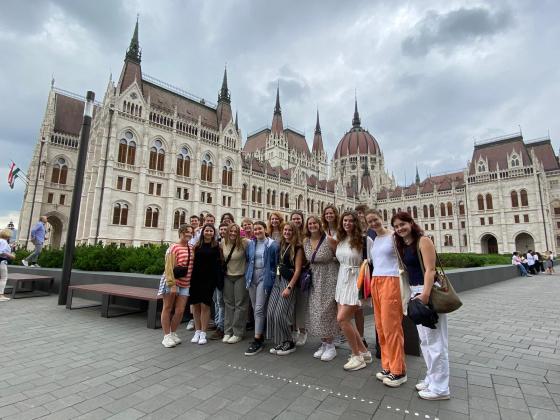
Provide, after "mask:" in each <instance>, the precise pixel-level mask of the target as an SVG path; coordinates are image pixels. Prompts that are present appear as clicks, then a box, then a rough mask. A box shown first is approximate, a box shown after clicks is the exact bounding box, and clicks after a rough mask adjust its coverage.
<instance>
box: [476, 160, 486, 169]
mask: <svg viewBox="0 0 560 420" xmlns="http://www.w3.org/2000/svg"><path fill="white" fill-rule="evenodd" d="M478 172H486V164H485V163H484V161H483V160H479V161H478Z"/></svg>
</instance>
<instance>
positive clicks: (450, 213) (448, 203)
mask: <svg viewBox="0 0 560 420" xmlns="http://www.w3.org/2000/svg"><path fill="white" fill-rule="evenodd" d="M447 215H448V216H453V204H451V202H450V201H448V202H447Z"/></svg>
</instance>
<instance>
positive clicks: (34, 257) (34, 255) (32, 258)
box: [25, 243, 43, 264]
mask: <svg viewBox="0 0 560 420" xmlns="http://www.w3.org/2000/svg"><path fill="white" fill-rule="evenodd" d="M33 245H35V249H34V250H33V252H32V253H31V254H29V255H28V256H27V258H25V261H27V262H30V263H35V264H36V263H37V259H38V258H39V255H40V254H41V251H42V250H43V244H42V243H41V244H40V243H33Z"/></svg>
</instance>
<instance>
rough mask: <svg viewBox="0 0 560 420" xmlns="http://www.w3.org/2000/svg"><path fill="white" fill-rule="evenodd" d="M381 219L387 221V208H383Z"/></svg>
mask: <svg viewBox="0 0 560 420" xmlns="http://www.w3.org/2000/svg"><path fill="white" fill-rule="evenodd" d="M383 220H385V221H387V209H383Z"/></svg>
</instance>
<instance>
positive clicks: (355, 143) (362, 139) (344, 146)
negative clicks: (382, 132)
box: [334, 127, 381, 159]
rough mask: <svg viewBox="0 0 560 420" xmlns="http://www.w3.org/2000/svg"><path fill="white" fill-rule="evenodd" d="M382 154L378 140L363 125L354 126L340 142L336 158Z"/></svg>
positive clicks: (335, 153) (335, 154)
mask: <svg viewBox="0 0 560 420" xmlns="http://www.w3.org/2000/svg"><path fill="white" fill-rule="evenodd" d="M357 154H360V155H369V154H375V155H381V149H380V148H379V144H378V143H377V140H375V138H374V137H373V136H372V135H371V134H370V133H369V132H368V131H366V130H364V129H363V128H361V127H357V128H356V127H355V128H352V129H351V130H350V131H348V132H347V133H346V134H345V135H344V137H342V139H341V140H340V142H338V146H337V147H336V150H335V152H334V158H335V159H339V158H341V157H344V156H350V155H357Z"/></svg>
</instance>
